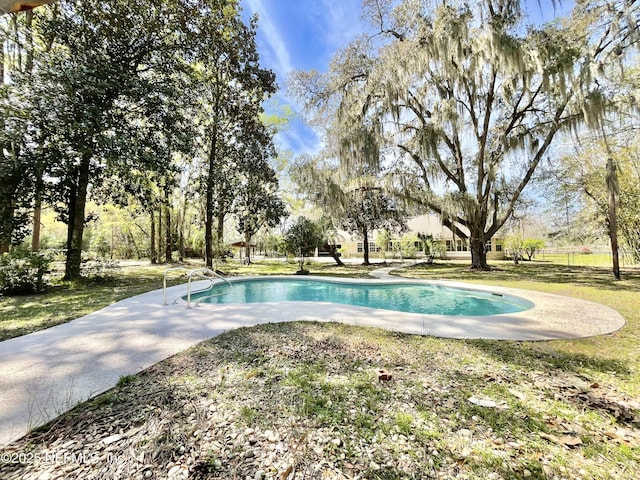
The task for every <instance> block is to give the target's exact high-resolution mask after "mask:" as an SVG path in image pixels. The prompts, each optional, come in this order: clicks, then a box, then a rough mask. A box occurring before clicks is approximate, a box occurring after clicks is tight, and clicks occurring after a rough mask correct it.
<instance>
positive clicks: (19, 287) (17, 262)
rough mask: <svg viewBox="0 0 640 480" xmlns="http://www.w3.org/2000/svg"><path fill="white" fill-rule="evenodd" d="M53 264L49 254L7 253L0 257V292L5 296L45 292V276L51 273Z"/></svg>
mask: <svg viewBox="0 0 640 480" xmlns="http://www.w3.org/2000/svg"><path fill="white" fill-rule="evenodd" d="M51 262H52V257H51V255H50V254H48V253H46V254H43V253H31V252H21V251H16V252H12V253H5V254H4V255H2V256H0V292H2V293H3V294H5V295H28V294H30V293H38V292H43V291H44V290H45V289H46V280H45V278H44V276H45V275H46V274H47V273H49V266H50V265H51Z"/></svg>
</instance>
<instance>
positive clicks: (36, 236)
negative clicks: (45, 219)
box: [31, 198, 42, 252]
mask: <svg viewBox="0 0 640 480" xmlns="http://www.w3.org/2000/svg"><path fill="white" fill-rule="evenodd" d="M41 223H42V200H41V199H40V198H36V203H35V205H34V207H33V234H32V236H31V251H32V252H39V251H40V227H41Z"/></svg>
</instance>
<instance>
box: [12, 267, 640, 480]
mask: <svg viewBox="0 0 640 480" xmlns="http://www.w3.org/2000/svg"><path fill="white" fill-rule="evenodd" d="M495 266H496V270H494V271H492V272H470V271H469V269H468V266H467V265H466V264H462V263H454V262H446V263H444V262H437V263H436V264H435V265H417V266H413V267H409V268H406V269H403V270H400V271H397V272H396V273H397V274H399V275H402V276H405V277H411V278H427V279H447V280H458V281H465V282H469V283H480V284H487V285H503V286H508V287H515V288H526V289H531V290H540V291H544V292H550V293H556V294H560V295H567V296H574V297H577V298H582V299H586V300H591V301H595V302H599V303H603V304H605V305H609V306H611V307H612V308H614V309H616V310H618V311H619V312H620V313H621V314H622V315H623V316H624V317H625V319H626V320H627V322H628V323H627V325H626V326H625V327H624V328H623V329H622V330H621V331H619V332H616V333H614V334H611V335H606V336H601V337H594V338H587V339H581V340H571V341H552V342H505V341H484V340H482V341H480V340H473V341H464V340H449V339H438V338H433V337H419V336H410V335H403V334H397V333H390V332H385V331H382V330H378V329H372V328H357V327H351V326H344V325H338V324H328V325H320V324H316V323H293V324H269V325H263V326H259V327H253V328H243V329H239V330H235V331H232V332H228V333H226V334H224V335H221V336H219V337H216V338H214V339H212V340H209V341H207V342H204V343H202V344H200V345H198V346H196V347H194V348H192V349H190V350H188V351H186V352H183V353H181V354H179V355H176V356H174V357H172V358H170V359H168V360H166V361H164V362H161V363H159V364H157V365H155V366H154V367H152V368H150V369H148V370H146V371H145V372H142V373H141V374H140V375H135V376H131V377H124V378H123V379H121V381H120V382H119V384H118V386H117V387H115V388H114V389H112V390H110V391H109V392H106V393H105V394H103V395H100V396H98V397H96V398H95V399H94V400H92V401H90V402H87V403H85V404H82V405H80V406H78V407H77V408H76V409H74V410H73V411H71V412H69V413H68V414H65V415H63V416H62V417H61V418H60V419H58V420H57V421H54V422H53V423H52V424H50V425H48V426H47V427H45V428H42V429H40V430H38V431H36V432H33V433H32V434H30V435H29V436H27V437H26V438H25V439H23V440H20V441H19V442H18V444H16V445H15V446H13V448H14V449H17V450H18V451H28V452H33V453H34V454H35V453H42V452H44V451H56V450H60V449H67V450H68V451H76V450H78V449H80V450H82V449H84V450H86V451H89V452H98V453H99V455H102V454H103V453H105V452H107V451H108V452H110V453H109V454H110V455H115V456H116V457H114V458H118V460H119V461H118V462H113V463H111V464H109V463H108V462H107V463H105V462H104V461H102V462H98V464H97V466H96V467H95V468H96V469H98V470H99V473H100V475H102V477H101V478H124V477H129V478H136V477H137V476H140V478H157V477H159V478H166V476H167V472H169V471H174V472H179V471H183V472H185V475H186V472H188V474H189V475H190V476H189V478H247V477H248V478H273V479H276V478H277V479H292V478H305V479H308V478H309V479H311V478H313V479H315V478H318V479H321V478H336V479H348V478H361V479H365V478H366V479H405V478H415V479H423V478H473V479H491V478H494V479H499V478H505V479H506V478H509V479H518V478H540V479H553V478H557V479H563V478H567V479H577V478H583V479H629V480H631V479H637V478H640V411H639V410H638V409H639V404H638V401H639V400H640V373H639V372H640V368H639V367H640V359H639V358H638V357H639V355H638V352H639V350H638V349H639V347H638V346H639V345H640V342H639V341H640V338H639V336H640V308H638V307H640V300H639V298H640V296H639V293H640V275H639V273H638V272H637V271H635V272H634V271H628V270H627V271H625V272H624V278H623V280H622V281H620V282H614V281H613V280H612V278H611V274H610V273H609V271H608V270H607V269H605V268H599V267H576V266H571V267H568V266H561V265H554V264H550V263H547V262H525V263H523V264H521V265H518V266H515V265H513V264H509V263H506V262H505V263H496V264H495ZM236 268H237V270H236ZM286 268H288V267H286V266H285V265H284V264H282V265H280V266H275V265H268V264H265V265H258V264H256V265H252V266H248V267H235V266H234V267H229V268H228V269H227V270H226V271H227V272H228V273H233V274H240V273H243V272H248V271H250V272H251V274H258V273H266V272H265V271H268V272H269V273H288V272H287V271H286ZM290 268H291V269H292V271H295V269H296V265H290ZM243 269H244V270H243ZM263 269H264V270H265V271H262V270H263ZM161 270H162V269H161V268H160V269H159V270H158V271H156V272H152V271H151V270H149V271H148V275H149V277H150V278H149V282H148V284H147V286H148V287H151V284H152V281H151V277H153V276H156V286H155V287H154V288H157V285H158V284H159V278H160V277H158V276H157V275H158V272H159V271H161ZM223 270H225V269H224V268H223ZM310 270H311V272H312V273H317V274H331V275H333V274H336V273H335V272H338V273H337V274H339V275H345V276H349V275H351V276H364V275H366V274H367V273H368V270H369V269H368V268H364V267H362V266H347V267H344V268H343V269H338V268H337V267H332V266H330V265H311V267H310ZM146 275H147V274H143V273H140V274H137V273H136V274H135V275H134V274H133V273H132V274H131V275H130V277H131V278H129V280H126V278H127V277H129V274H125V272H123V278H122V279H120V280H118V282H124V283H123V284H122V285H120V286H118V287H117V288H122V289H127V288H129V287H131V285H133V284H135V283H136V282H134V280H133V277H138V276H140V277H142V278H144V277H146ZM126 282H129V283H128V284H127V283H126ZM145 282H146V281H145ZM116 283H117V282H116ZM142 283H144V282H142ZM127 285H129V287H127ZM75 288H77V291H76V293H77V294H81V295H83V296H85V298H86V297H89V296H92V295H94V293H95V292H102V293H100V294H99V295H97V294H96V295H95V296H99V297H100V298H102V300H100V301H101V302H105V301H114V300H115V296H117V295H120V294H122V295H123V296H126V295H127V294H133V293H138V292H133V291H131V289H130V288H129V291H127V292H119V293H112V294H111V295H114V297H108V295H107V293H106V291H103V290H102V288H104V286H102V285H97V286H85V287H84V288H79V287H75ZM111 289H112V290H115V289H116V287H115V286H111ZM73 292H74V288H71V287H69V288H67V289H66V290H65V295H66V297H65V298H66V300H65V299H62V300H60V301H61V302H65V301H68V302H69V304H70V305H72V306H76V305H81V304H83V303H84V302H83V301H81V300H74V298H75V296H74V295H73ZM51 295H54V293H52V294H51ZM42 299H47V300H46V301H47V302H49V303H53V302H52V300H51V297H49V296H47V295H45V296H35V297H32V298H30V299H28V300H26V299H21V301H24V302H29V304H30V305H31V306H30V307H29V308H31V309H32V310H31V311H32V316H34V317H38V316H42V315H43V314H42V313H38V312H42V311H44V310H46V309H47V307H45V306H44V305H43V304H44V302H43V301H39V300H42ZM6 300H7V299H3V300H2V302H5V301H6ZM22 306H23V307H24V304H23V305H22ZM95 307H97V305H95V306H94V308H95ZM0 308H6V306H5V304H4V303H3V304H1V306H0ZM78 308H79V307H78ZM67 311H68V312H69V313H68V315H69V316H71V315H72V311H70V310H69V309H67ZM2 316H3V318H6V317H5V313H3V314H2ZM379 368H384V369H387V370H388V371H389V372H390V373H391V374H392V376H393V378H392V379H391V380H390V381H387V382H379V381H378V379H377V376H376V369H379ZM115 437H117V438H118V440H117V442H115V443H113V444H111V443H109V444H108V445H109V446H107V443H105V441H104V439H107V438H108V439H112V438H115ZM74 449H75V450H74ZM105 455H106V453H105ZM101 458H102V457H101ZM4 467H5V469H6V471H7V472H8V475H14V474H15V475H16V478H38V476H39V475H41V474H43V473H44V472H46V468H48V466H47V465H44V464H41V465H38V464H24V465H6V466H4ZM63 467H64V466H61V467H60V468H61V469H62V468H63ZM2 468H3V465H0V471H1V470H2ZM91 468H93V467H92V466H83V467H81V468H78V469H76V470H71V471H70V472H67V473H65V477H66V478H91V476H92V475H93V476H95V478H98V470H95V471H94V470H91ZM100 469H101V470H100ZM181 469H182V470H181ZM60 471H62V470H60ZM147 471H148V472H152V473H151V474H149V476H148V477H147V473H146V472H147ZM9 478H10V477H9ZM176 478H179V477H176Z"/></svg>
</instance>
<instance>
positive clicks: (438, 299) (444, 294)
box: [191, 278, 533, 315]
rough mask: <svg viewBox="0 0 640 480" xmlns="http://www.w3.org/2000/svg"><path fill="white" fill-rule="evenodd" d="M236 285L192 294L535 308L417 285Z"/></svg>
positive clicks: (467, 311)
mask: <svg viewBox="0 0 640 480" xmlns="http://www.w3.org/2000/svg"><path fill="white" fill-rule="evenodd" d="M232 283H233V286H232V287H231V289H229V286H228V285H226V284H218V285H214V286H213V287H211V288H210V289H209V290H206V291H202V292H197V293H193V294H192V295H191V301H192V302H194V303H195V302H200V303H218V304H231V303H260V302H289V301H298V302H305V301H306V302H309V301H310V302H332V303H342V304H347V305H357V306H361V307H371V308H379V309H383V310H395V311H399V312H409V313H428V314H436V315H496V314H500V313H514V312H521V311H523V310H528V309H530V308H532V307H533V303H531V302H529V301H527V300H524V299H521V298H518V297H513V296H509V295H496V294H492V293H488V292H482V291H479V290H465V289H460V288H451V287H444V286H441V285H429V284H418V283H395V284H359V283H349V282H327V281H323V280H316V279H283V278H260V279H250V280H238V281H234V282H232ZM225 292H228V293H225ZM211 295H215V296H211Z"/></svg>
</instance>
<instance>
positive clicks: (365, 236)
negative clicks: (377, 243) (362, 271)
mask: <svg viewBox="0 0 640 480" xmlns="http://www.w3.org/2000/svg"><path fill="white" fill-rule="evenodd" d="M362 251H363V252H364V264H365V265H370V263H369V232H368V231H367V230H366V229H364V230H363V231H362Z"/></svg>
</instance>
